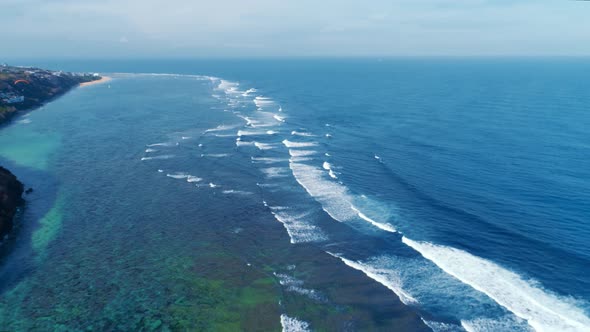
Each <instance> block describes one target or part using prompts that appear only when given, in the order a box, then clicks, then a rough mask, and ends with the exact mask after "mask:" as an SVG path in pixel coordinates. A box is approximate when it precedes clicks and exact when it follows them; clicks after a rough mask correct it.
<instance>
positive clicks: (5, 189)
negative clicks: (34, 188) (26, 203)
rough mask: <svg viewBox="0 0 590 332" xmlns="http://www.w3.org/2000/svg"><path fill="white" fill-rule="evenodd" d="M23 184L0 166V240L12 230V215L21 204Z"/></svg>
mask: <svg viewBox="0 0 590 332" xmlns="http://www.w3.org/2000/svg"><path fill="white" fill-rule="evenodd" d="M23 191H24V186H23V184H22V183H21V182H20V181H19V180H18V179H17V178H16V176H15V175H14V174H12V173H11V172H10V171H9V170H7V169H6V168H4V167H2V166H0V239H2V238H3V237H4V236H5V235H6V234H8V232H10V231H11V230H12V227H13V219H14V215H15V214H16V212H17V209H18V207H19V206H20V205H22V203H23V199H22V195H23Z"/></svg>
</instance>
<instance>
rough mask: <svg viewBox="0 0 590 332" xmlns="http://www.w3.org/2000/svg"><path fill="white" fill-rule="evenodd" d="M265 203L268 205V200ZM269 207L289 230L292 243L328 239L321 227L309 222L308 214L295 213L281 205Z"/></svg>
mask: <svg viewBox="0 0 590 332" xmlns="http://www.w3.org/2000/svg"><path fill="white" fill-rule="evenodd" d="M264 204H265V206H268V205H267V204H266V202H265V203H264ZM269 208H270V211H271V213H272V215H273V216H274V217H275V219H276V220H277V221H278V222H280V223H282V224H283V227H285V229H286V230H287V234H289V238H290V239H291V243H292V244H295V243H305V242H322V241H326V240H328V236H326V235H325V234H324V232H323V231H322V230H321V229H320V228H319V227H317V226H315V225H312V224H311V223H310V222H309V216H308V215H307V214H305V213H303V214H293V211H291V210H290V209H288V208H285V207H281V206H271V207H269Z"/></svg>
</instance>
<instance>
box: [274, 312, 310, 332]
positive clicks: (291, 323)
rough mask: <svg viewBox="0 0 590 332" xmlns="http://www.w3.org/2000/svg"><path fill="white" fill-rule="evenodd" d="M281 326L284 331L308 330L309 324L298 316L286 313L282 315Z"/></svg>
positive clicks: (306, 331)
mask: <svg viewBox="0 0 590 332" xmlns="http://www.w3.org/2000/svg"><path fill="white" fill-rule="evenodd" d="M281 326H282V327H283V332H308V331H311V330H310V329H309V324H308V323H307V322H304V321H302V320H299V319H297V318H292V317H289V316H287V315H285V314H283V315H281Z"/></svg>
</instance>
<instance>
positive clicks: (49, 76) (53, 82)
mask: <svg viewBox="0 0 590 332" xmlns="http://www.w3.org/2000/svg"><path fill="white" fill-rule="evenodd" d="M102 80H105V78H103V77H101V76H100V75H98V74H91V73H69V72H63V71H52V70H47V69H40V68H34V67H15V66H9V65H6V64H3V65H0V124H2V123H4V122H6V121H8V120H10V119H11V118H12V117H13V116H14V115H15V114H16V113H17V112H18V111H23V110H30V109H33V108H36V107H39V106H41V105H43V104H45V103H47V102H48V101H50V100H52V99H53V98H55V97H58V96H60V95H62V94H64V93H66V92H68V91H69V90H70V89H72V88H74V87H76V86H78V85H84V84H88V83H93V82H100V81H102Z"/></svg>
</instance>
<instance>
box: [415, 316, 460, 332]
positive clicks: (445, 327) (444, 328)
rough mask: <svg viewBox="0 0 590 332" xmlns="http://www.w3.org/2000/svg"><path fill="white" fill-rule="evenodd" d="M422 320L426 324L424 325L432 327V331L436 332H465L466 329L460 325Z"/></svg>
mask: <svg viewBox="0 0 590 332" xmlns="http://www.w3.org/2000/svg"><path fill="white" fill-rule="evenodd" d="M421 319H422V321H423V322H424V324H426V326H428V327H430V329H431V330H432V331H434V332H464V329H462V328H461V327H460V326H458V325H454V324H449V323H443V322H436V321H432V320H426V319H424V318H421Z"/></svg>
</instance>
